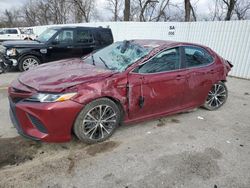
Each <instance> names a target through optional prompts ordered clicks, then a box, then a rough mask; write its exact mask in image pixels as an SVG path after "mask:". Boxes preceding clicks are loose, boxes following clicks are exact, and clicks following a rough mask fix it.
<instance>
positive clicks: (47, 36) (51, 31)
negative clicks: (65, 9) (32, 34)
mask: <svg viewBox="0 0 250 188" xmlns="http://www.w3.org/2000/svg"><path fill="white" fill-rule="evenodd" d="M56 32H57V30H56V29H46V30H45V31H44V32H42V34H40V35H39V37H38V38H37V40H38V41H40V42H47V41H48V40H49V39H50V38H51V37H52V36H53V35H54V34H55V33H56Z"/></svg>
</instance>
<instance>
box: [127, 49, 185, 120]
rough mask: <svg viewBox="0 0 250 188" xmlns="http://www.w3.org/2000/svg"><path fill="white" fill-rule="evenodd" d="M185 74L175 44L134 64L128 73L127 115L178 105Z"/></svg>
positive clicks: (143, 114) (142, 114)
mask: <svg viewBox="0 0 250 188" xmlns="http://www.w3.org/2000/svg"><path fill="white" fill-rule="evenodd" d="M185 74H186V71H185V70H182V69H181V56H180V51H179V48H178V47H177V48H172V49H167V50H164V51H162V52H160V53H158V54H157V55H156V56H155V57H153V58H152V59H150V60H148V61H147V62H146V63H145V64H143V65H141V66H139V67H138V68H136V69H135V70H134V71H133V72H131V73H130V74H129V76H128V80H129V92H128V93H129V117H130V118H140V117H147V116H152V115H154V114H164V113H167V112H171V111H176V110H178V109H181V108H182V104H183V101H182V98H183V94H184V92H185V90H186V87H187V82H186V77H185Z"/></svg>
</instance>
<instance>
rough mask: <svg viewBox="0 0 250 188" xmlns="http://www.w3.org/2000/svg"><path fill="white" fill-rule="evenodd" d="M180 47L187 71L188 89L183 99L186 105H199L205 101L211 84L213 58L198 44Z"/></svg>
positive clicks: (213, 71) (213, 70)
mask: <svg viewBox="0 0 250 188" xmlns="http://www.w3.org/2000/svg"><path fill="white" fill-rule="evenodd" d="M182 48H183V53H184V57H185V58H184V59H185V66H186V68H187V71H188V72H187V75H186V77H187V81H188V90H187V92H186V93H187V94H186V95H185V97H184V99H183V100H184V103H185V104H186V105H187V106H200V105H202V104H203V103H204V102H205V100H206V98H207V95H208V92H209V90H210V89H211V87H212V85H213V76H214V73H215V69H214V66H215V63H214V58H213V57H212V55H211V54H210V53H209V52H208V51H207V50H206V49H204V48H201V47H198V46H184V47H182Z"/></svg>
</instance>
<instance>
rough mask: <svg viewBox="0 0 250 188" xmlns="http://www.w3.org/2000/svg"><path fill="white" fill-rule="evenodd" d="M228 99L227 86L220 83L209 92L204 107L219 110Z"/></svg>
mask: <svg viewBox="0 0 250 188" xmlns="http://www.w3.org/2000/svg"><path fill="white" fill-rule="evenodd" d="M227 97H228V91H227V86H226V85H225V83H223V82H218V83H217V84H214V85H213V87H212V89H211V90H210V91H209V92H208V97H207V100H206V102H205V104H204V107H205V108H206V109H208V110H217V109H218V108H220V107H221V106H222V105H223V104H224V103H225V102H226V100H227Z"/></svg>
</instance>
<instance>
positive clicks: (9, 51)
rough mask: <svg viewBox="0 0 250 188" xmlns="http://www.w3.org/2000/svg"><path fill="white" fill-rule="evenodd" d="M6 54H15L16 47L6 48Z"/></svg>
mask: <svg viewBox="0 0 250 188" xmlns="http://www.w3.org/2000/svg"><path fill="white" fill-rule="evenodd" d="M6 55H7V56H16V48H11V49H8V50H6Z"/></svg>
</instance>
